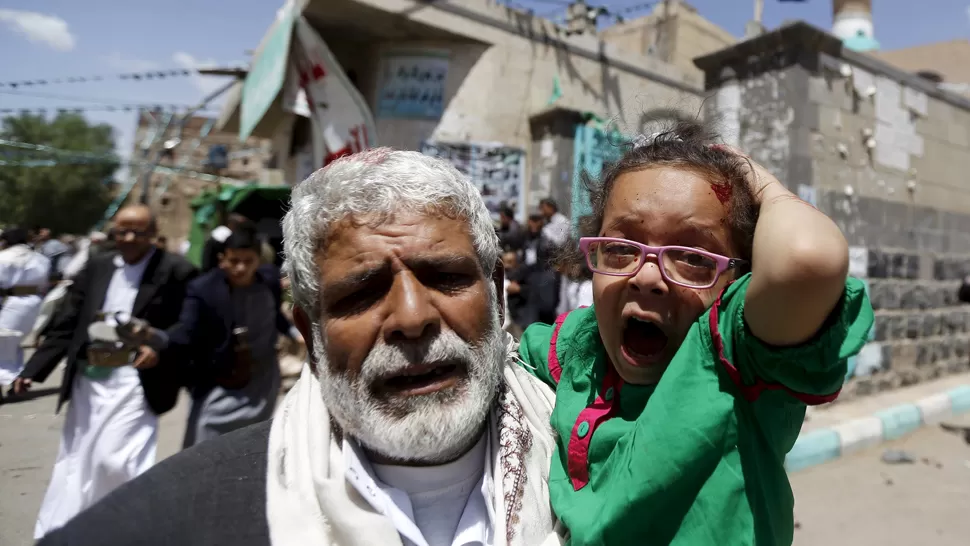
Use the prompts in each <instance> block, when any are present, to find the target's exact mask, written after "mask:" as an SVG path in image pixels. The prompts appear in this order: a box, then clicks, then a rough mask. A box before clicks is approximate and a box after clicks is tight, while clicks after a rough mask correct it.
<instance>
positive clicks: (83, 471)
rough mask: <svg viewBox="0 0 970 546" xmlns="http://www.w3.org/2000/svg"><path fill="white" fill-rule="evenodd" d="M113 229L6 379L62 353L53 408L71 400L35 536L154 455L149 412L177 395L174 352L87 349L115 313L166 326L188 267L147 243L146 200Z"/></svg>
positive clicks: (19, 388)
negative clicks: (112, 249) (106, 246)
mask: <svg viewBox="0 0 970 546" xmlns="http://www.w3.org/2000/svg"><path fill="white" fill-rule="evenodd" d="M112 236H113V238H114V240H115V243H116V244H117V247H118V252H117V253H109V254H105V255H99V256H96V257H95V258H94V259H92V260H91V261H90V262H88V264H87V266H86V267H85V268H84V269H83V270H82V271H81V273H79V274H78V275H77V277H75V279H74V282H73V284H71V287H70V289H69V293H68V296H67V300H66V301H65V302H64V304H63V305H61V306H60V307H59V309H58V310H57V312H56V313H55V316H54V318H53V319H52V321H51V324H50V326H48V328H47V330H45V332H44V340H43V342H42V343H41V344H40V347H38V348H37V351H36V352H35V353H34V354H33V356H32V357H31V358H30V360H29V361H28V362H27V365H26V366H25V367H24V370H23V371H22V372H21V374H20V376H19V377H18V378H17V379H16V380H15V381H14V392H16V393H21V392H24V391H25V390H27V389H29V388H30V386H31V384H32V382H34V381H44V380H46V379H47V377H48V376H49V375H50V374H51V372H53V371H54V368H55V367H56V366H57V364H58V363H59V362H60V361H61V359H62V358H64V357H67V368H66V369H65V371H64V377H63V380H62V382H61V393H60V398H59V400H58V409H60V407H61V406H62V405H63V404H64V403H65V402H67V401H68V400H70V404H69V406H68V410H67V416H66V417H65V419H64V429H63V431H62V434H61V445H60V449H59V451H58V454H57V460H56V461H55V463H54V471H53V474H52V476H51V482H50V486H49V487H48V489H47V494H46V496H45V497H44V502H43V504H42V505H41V508H40V514H39V515H38V517H37V524H36V526H35V528H34V537H35V538H40V537H42V536H44V535H45V534H46V533H48V532H49V531H50V530H51V529H56V528H58V527H60V526H61V525H63V524H65V523H67V521H68V520H70V519H71V518H72V517H74V516H75V515H76V514H77V513H79V512H81V511H82V510H84V509H85V508H87V507H89V506H91V505H93V504H94V503H96V502H97V501H98V500H100V499H101V498H102V497H103V496H105V495H107V494H108V493H109V492H111V491H112V490H113V489H114V488H116V487H118V486H119V485H122V484H124V483H125V482H126V481H128V480H130V479H132V478H134V477H135V476H137V475H138V474H140V473H142V472H144V471H145V470H147V469H148V468H150V467H151V466H152V465H153V464H155V445H156V441H157V439H158V415H161V414H162V413H165V412H166V411H168V410H170V409H171V408H172V407H173V406H174V405H175V402H176V400H177V398H178V392H179V388H180V375H179V373H180V370H181V364H182V362H181V361H180V359H179V358H177V357H176V356H175V355H173V354H170V353H163V354H159V353H158V352H156V351H155V349H153V348H152V347H149V346H147V345H144V346H141V347H138V348H137V349H132V350H130V351H129V348H128V347H124V348H123V349H122V350H117V351H114V355H112V356H116V357H117V359H116V361H115V362H113V363H112V364H111V365H110V366H108V365H103V364H105V362H99V361H98V358H97V356H98V353H96V352H92V350H91V349H92V346H93V345H94V344H92V337H91V335H90V331H91V330H90V327H91V326H92V323H104V322H105V321H107V323H109V324H110V322H111V321H114V320H115V318H116V317H117V318H119V319H121V320H125V319H126V318H129V317H137V318H140V319H143V320H146V321H148V322H149V323H151V324H153V325H155V326H156V327H158V328H169V327H171V326H173V325H174V324H176V323H177V322H178V317H179V312H180V311H181V308H182V301H183V299H184V298H185V287H186V285H187V284H188V282H189V281H190V280H191V279H192V278H193V277H194V276H195V268H194V267H193V266H192V265H191V264H189V263H188V262H186V261H185V260H184V259H182V258H180V257H178V256H174V255H172V254H168V253H166V252H164V251H162V250H158V249H155V247H154V246H152V239H153V238H154V236H155V218H154V217H153V216H152V213H151V211H150V210H149V209H148V208H147V207H145V206H141V205H136V206H130V207H125V208H123V209H121V210H119V211H118V214H116V215H115V218H114V227H113V229H112ZM99 317H104V318H103V319H102V318H99ZM109 329H110V326H109ZM106 360H107V359H106Z"/></svg>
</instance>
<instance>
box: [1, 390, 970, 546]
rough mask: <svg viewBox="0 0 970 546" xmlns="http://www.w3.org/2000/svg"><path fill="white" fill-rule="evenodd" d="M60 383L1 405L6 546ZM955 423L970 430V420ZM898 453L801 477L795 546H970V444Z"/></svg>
mask: <svg viewBox="0 0 970 546" xmlns="http://www.w3.org/2000/svg"><path fill="white" fill-rule="evenodd" d="M59 382H60V377H59V376H56V374H55V375H54V376H52V377H51V379H50V380H48V383H47V384H46V385H39V386H38V388H37V389H36V392H35V394H37V395H39V396H37V397H36V398H33V399H31V400H28V401H23V402H18V403H15V404H5V405H3V406H0V545H2V546H20V545H29V544H31V542H32V541H31V536H32V534H33V525H34V518H35V517H36V515H37V510H38V508H39V507H40V502H41V500H42V499H43V495H44V491H45V489H46V487H47V480H48V479H49V478H50V470H51V466H52V465H53V462H54V457H55V455H56V454H57V446H58V442H59V438H60V428H61V423H62V419H63V418H62V417H61V416H58V417H55V416H54V415H53V409H54V403H55V401H56V394H55V393H54V392H53V390H51V389H52V387H53V386H56V385H58V384H59ZM45 388H46V389H45ZM186 413H187V403H186V400H184V399H183V400H182V401H181V402H180V404H179V406H178V407H177V408H176V409H175V410H174V411H172V412H170V413H169V414H167V415H166V416H165V417H164V418H163V420H162V430H161V436H160V439H159V457H167V456H169V455H171V454H172V453H175V452H176V451H177V450H178V447H179V445H180V442H181V436H182V431H183V427H184V423H185V416H186ZM955 422H959V423H961V424H964V425H970V417H966V418H962V419H959V420H957V421H955ZM889 447H892V448H899V449H905V450H907V451H908V452H910V453H911V454H912V455H914V456H915V457H916V458H917V459H922V458H926V459H927V462H928V464H927V462H923V461H921V460H918V461H917V462H916V463H915V464H911V465H895V466H890V465H887V464H884V463H882V462H880V456H881V455H882V453H883V451H884V449H886V448H885V447H878V448H874V449H872V450H870V451H868V452H864V453H859V454H857V455H854V456H851V457H846V458H844V459H841V460H838V461H835V462H832V463H829V464H827V465H824V466H821V467H816V468H812V469H809V470H806V471H803V472H799V473H796V474H793V475H792V487H793V489H794V491H795V503H796V505H795V517H796V520H797V521H798V522H799V524H800V525H799V529H798V530H797V531H796V532H795V546H842V545H851V546H869V545H871V546H895V545H900V546H904V545H905V546H913V545H914V544H932V545H933V546H950V545H953V546H958V545H959V546H966V545H967V544H970V445H968V444H966V443H964V441H963V440H962V438H959V437H957V436H955V435H952V434H949V433H945V432H943V431H942V430H941V429H940V428H939V427H926V428H923V429H922V430H920V431H919V432H917V433H915V434H913V435H912V436H909V437H908V438H905V439H903V440H900V441H898V442H896V443H894V444H891V445H890V446H889ZM938 466H939V467H938Z"/></svg>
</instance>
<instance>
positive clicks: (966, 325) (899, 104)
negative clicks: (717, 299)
mask: <svg viewBox="0 0 970 546" xmlns="http://www.w3.org/2000/svg"><path fill="white" fill-rule="evenodd" d="M695 62H697V64H698V66H700V67H702V68H706V74H707V78H706V87H707V88H708V91H709V92H711V93H712V95H713V101H711V102H712V103H713V104H714V107H715V111H714V113H715V114H716V115H717V116H718V119H719V120H720V121H721V124H722V125H726V128H727V131H725V132H726V135H727V137H728V138H727V140H728V142H730V143H736V144H737V145H739V146H740V147H742V148H743V149H745V150H746V151H748V152H749V153H750V154H751V155H752V157H753V158H754V159H756V160H757V161H759V162H760V163H762V164H764V165H765V166H766V167H767V168H768V169H769V170H771V171H772V172H773V173H775V174H776V175H777V176H778V177H779V179H781V180H782V181H784V182H785V184H786V185H787V186H788V187H789V188H790V189H791V190H792V191H795V192H797V193H798V194H799V196H801V197H802V198H803V199H805V200H807V201H809V202H811V203H812V204H814V205H815V206H817V207H818V208H819V210H821V211H822V212H824V213H826V214H827V215H829V216H830V217H831V218H832V219H833V220H834V221H835V222H836V223H837V224H838V225H839V227H840V228H841V229H842V232H843V233H844V234H845V236H846V239H847V240H848V242H849V245H850V257H851V272H850V273H851V274H852V275H853V276H855V277H857V278H860V279H863V280H864V282H865V283H866V286H867V290H868V293H869V297H870V299H871V301H872V305H873V308H874V309H875V313H876V322H875V327H874V328H873V330H872V332H871V333H870V342H869V343H868V344H867V345H866V346H865V347H864V349H863V350H862V352H861V353H860V354H859V355H858V356H856V357H854V358H853V359H852V360H851V361H850V363H849V374H848V376H847V378H846V379H847V382H846V386H845V388H844V390H843V396H842V397H841V399H845V398H851V397H852V396H860V395H866V394H871V393H874V392H878V391H882V390H886V389H893V388H898V387H901V386H906V385H911V384H914V383H918V382H921V381H926V380H930V379H933V378H936V377H939V376H942V375H946V374H950V373H955V372H960V371H965V370H970V306H966V305H962V304H960V303H959V302H958V301H957V290H958V287H959V285H960V281H961V279H962V278H964V277H965V276H967V275H970V179H968V178H967V174H966V173H968V172H970V137H968V135H970V101H967V100H966V99H965V98H963V97H959V96H956V95H951V94H947V93H944V92H942V91H940V90H938V89H936V88H935V87H934V86H933V85H932V84H931V83H929V82H927V81H925V80H922V79H920V78H919V77H917V76H915V75H912V74H908V73H905V72H903V71H901V70H898V69H896V68H894V67H892V66H889V65H887V64H885V63H882V62H881V61H878V60H876V59H874V58H872V57H869V56H866V55H864V54H860V53H855V52H851V51H843V50H842V47H841V43H840V42H839V41H838V40H837V39H836V38H835V37H833V36H830V35H828V34H826V33H825V32H823V31H820V30H818V29H815V28H813V27H811V26H809V25H807V24H804V23H797V24H794V25H790V26H788V27H784V28H782V29H781V30H779V31H776V32H774V33H770V34H767V35H764V36H761V37H759V38H755V39H753V40H749V41H747V42H743V43H741V44H739V45H738V46H736V47H734V48H730V49H728V50H725V51H723V52H719V53H716V54H712V55H709V56H706V57H703V58H700V59H697V60H696V61H695ZM732 128H733V131H732Z"/></svg>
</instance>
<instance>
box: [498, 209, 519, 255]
mask: <svg viewBox="0 0 970 546" xmlns="http://www.w3.org/2000/svg"><path fill="white" fill-rule="evenodd" d="M498 239H499V244H501V245H502V248H503V249H506V250H514V251H516V252H518V251H520V250H522V247H523V246H524V244H525V230H524V229H523V228H522V226H521V225H520V224H519V222H518V221H517V220H516V219H515V211H513V210H512V209H511V208H510V207H508V206H503V207H502V208H501V210H499V229H498Z"/></svg>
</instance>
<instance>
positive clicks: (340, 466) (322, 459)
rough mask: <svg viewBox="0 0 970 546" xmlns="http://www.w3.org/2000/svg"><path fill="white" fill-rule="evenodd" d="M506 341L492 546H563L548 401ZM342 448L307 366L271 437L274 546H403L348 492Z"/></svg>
mask: <svg viewBox="0 0 970 546" xmlns="http://www.w3.org/2000/svg"><path fill="white" fill-rule="evenodd" d="M509 339H510V341H509V349H510V351H509V359H508V360H507V362H508V363H507V364H506V365H505V367H504V369H503V374H502V375H503V382H502V385H501V387H500V389H501V392H500V393H499V396H498V399H497V401H496V404H495V406H493V408H492V410H491V411H490V412H489V415H488V433H489V434H491V435H492V436H491V438H490V442H489V445H490V447H491V451H490V453H489V454H488V456H489V457H491V463H492V465H491V466H492V471H493V474H494V475H493V476H492V478H493V480H492V482H493V491H492V495H491V497H492V498H491V499H489V501H490V502H491V503H492V507H493V513H494V514H495V521H493V522H492V525H493V526H494V536H495V546H537V545H542V546H551V545H557V544H563V543H564V539H563V535H564V533H565V530H564V528H563V526H562V524H561V523H559V522H558V521H557V520H556V519H555V517H554V516H553V514H552V508H551V506H550V503H549V487H548V479H549V465H550V461H551V457H552V452H553V449H555V439H554V436H553V431H552V428H551V426H550V425H549V417H550V415H551V413H552V408H553V404H554V393H553V391H552V389H550V388H549V387H548V386H546V385H545V384H543V383H542V382H540V381H539V380H538V379H536V378H534V377H533V376H531V375H529V374H528V373H527V372H525V371H524V370H522V369H521V368H520V365H519V364H518V363H516V360H517V354H515V353H514V352H513V350H512V349H514V348H515V345H514V342H512V341H511V336H509ZM342 440H343V439H342V437H341V436H340V434H339V432H338V431H337V430H336V429H335V428H334V427H333V424H332V423H331V420H330V415H329V412H328V411H327V408H326V407H325V406H324V403H323V399H322V396H321V389H320V384H319V381H318V379H317V377H316V376H315V375H314V374H313V372H312V371H311V369H310V367H309V365H304V367H303V371H302V373H301V375H300V379H299V380H298V381H297V382H296V385H294V387H293V389H292V390H290V392H289V393H287V395H286V398H285V399H284V400H283V404H282V407H281V408H280V409H279V411H278V412H277V415H276V417H275V418H274V420H273V424H272V426H271V428H270V436H269V450H268V453H267V476H266V518H267V521H268V523H269V534H270V539H271V544H272V545H273V546H296V545H301V546H302V545H306V546H311V545H312V546H324V545H343V546H352V545H372V544H381V545H400V544H403V542H402V540H401V538H400V536H399V535H398V532H397V530H396V529H395V527H394V524H393V523H392V522H391V520H390V518H387V517H385V516H383V515H382V514H381V513H379V512H377V511H376V510H374V509H373V508H372V507H371V506H370V504H368V502H367V501H366V500H364V499H363V498H362V497H361V496H360V495H359V494H358V493H357V491H356V489H354V488H353V487H352V486H351V485H350V484H349V483H348V482H347V479H346V477H345V474H344V472H345V467H344V462H343V454H342V444H343V442H342Z"/></svg>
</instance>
